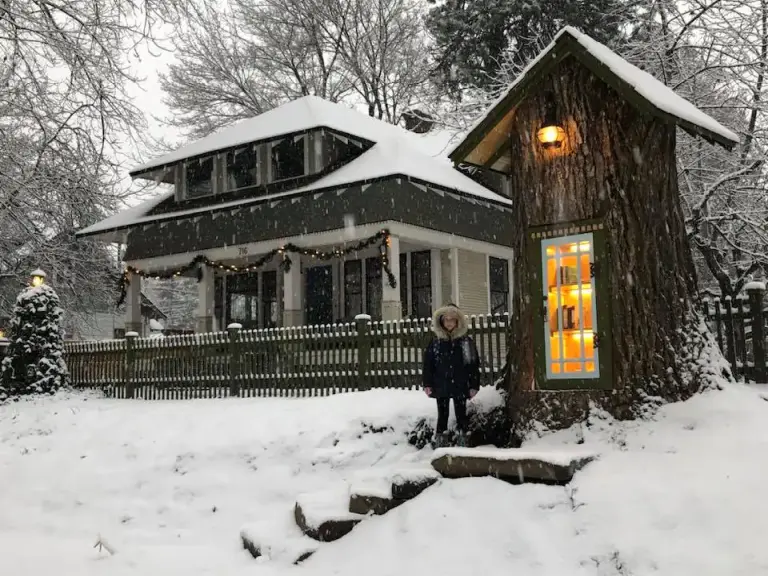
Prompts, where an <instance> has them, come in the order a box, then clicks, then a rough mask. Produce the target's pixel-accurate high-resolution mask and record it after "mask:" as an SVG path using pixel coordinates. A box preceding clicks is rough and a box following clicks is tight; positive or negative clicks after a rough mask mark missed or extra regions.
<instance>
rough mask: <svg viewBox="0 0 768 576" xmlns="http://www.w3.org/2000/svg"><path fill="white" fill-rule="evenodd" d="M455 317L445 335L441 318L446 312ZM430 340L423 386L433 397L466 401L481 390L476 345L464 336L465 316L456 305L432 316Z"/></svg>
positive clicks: (465, 331)
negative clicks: (471, 394)
mask: <svg viewBox="0 0 768 576" xmlns="http://www.w3.org/2000/svg"><path fill="white" fill-rule="evenodd" d="M449 310H450V311H451V312H453V313H454V314H455V315H457V316H458V318H459V322H458V325H457V326H456V328H455V329H454V331H453V332H452V333H450V334H449V333H448V332H446V330H445V328H444V327H443V322H442V317H443V315H444V314H445V313H446V312H448V311H449ZM432 331H433V332H434V333H435V336H436V338H435V339H433V340H432V341H431V342H430V343H429V345H428V346H427V349H426V350H425V351H424V368H423V372H422V384H423V386H424V388H432V397H433V398H467V397H469V391H470V390H478V389H479V388H480V357H479V356H478V354H477V347H476V346H475V342H474V341H473V340H472V338H470V337H469V336H467V319H466V316H464V314H463V313H462V312H461V311H460V310H459V309H458V308H456V307H455V306H444V307H443V308H440V309H438V310H437V311H436V312H435V314H434V315H433V317H432Z"/></svg>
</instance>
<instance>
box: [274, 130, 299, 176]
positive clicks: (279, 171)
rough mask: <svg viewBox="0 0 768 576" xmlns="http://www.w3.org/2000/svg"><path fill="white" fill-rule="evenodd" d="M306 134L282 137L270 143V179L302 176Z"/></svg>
mask: <svg viewBox="0 0 768 576" xmlns="http://www.w3.org/2000/svg"><path fill="white" fill-rule="evenodd" d="M305 141H306V136H305V135H301V136H294V137H290V138H283V139H282V140H278V141H276V142H273V143H272V181H273V182H276V181H278V180H287V179H289V178H298V177H299V176H304V174H305V171H304V166H305V165H304V143H305Z"/></svg>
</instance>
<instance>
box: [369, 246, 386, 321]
mask: <svg viewBox="0 0 768 576" xmlns="http://www.w3.org/2000/svg"><path fill="white" fill-rule="evenodd" d="M365 291H366V307H365V308H366V310H365V311H366V313H367V314H368V315H369V316H371V318H381V299H382V292H383V287H382V285H381V258H377V257H374V258H366V260H365Z"/></svg>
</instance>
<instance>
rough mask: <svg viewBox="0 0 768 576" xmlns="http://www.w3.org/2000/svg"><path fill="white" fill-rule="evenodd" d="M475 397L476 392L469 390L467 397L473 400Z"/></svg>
mask: <svg viewBox="0 0 768 576" xmlns="http://www.w3.org/2000/svg"><path fill="white" fill-rule="evenodd" d="M476 395H477V390H470V391H469V397H470V398H474V397H475V396H476Z"/></svg>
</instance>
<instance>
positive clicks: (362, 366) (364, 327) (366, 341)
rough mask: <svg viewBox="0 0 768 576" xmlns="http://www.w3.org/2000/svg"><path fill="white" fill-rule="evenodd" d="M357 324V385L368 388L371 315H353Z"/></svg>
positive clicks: (360, 388)
mask: <svg viewBox="0 0 768 576" xmlns="http://www.w3.org/2000/svg"><path fill="white" fill-rule="evenodd" d="M355 324H356V325H357V387H358V389H359V390H370V388H371V383H370V374H369V372H370V368H371V317H370V316H368V314H358V315H357V316H355Z"/></svg>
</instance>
